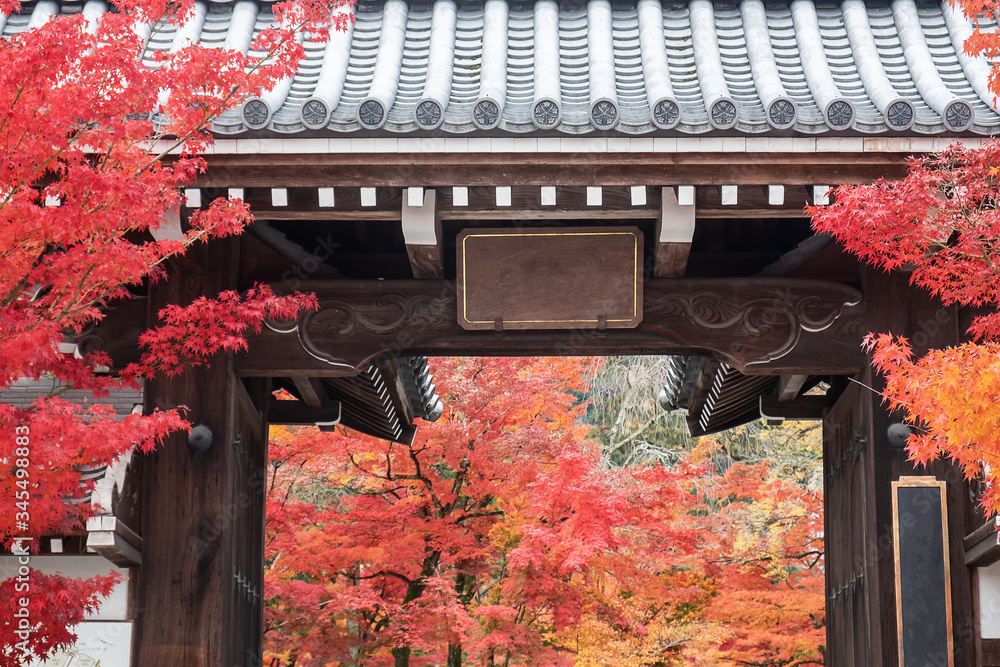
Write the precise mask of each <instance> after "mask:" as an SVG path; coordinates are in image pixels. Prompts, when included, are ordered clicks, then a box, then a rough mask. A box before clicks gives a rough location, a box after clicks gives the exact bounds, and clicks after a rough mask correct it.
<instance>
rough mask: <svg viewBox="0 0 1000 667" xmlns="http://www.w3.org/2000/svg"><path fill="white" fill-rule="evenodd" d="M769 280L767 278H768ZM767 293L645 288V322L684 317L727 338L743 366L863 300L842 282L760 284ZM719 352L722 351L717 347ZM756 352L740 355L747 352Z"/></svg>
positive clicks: (821, 327) (783, 350) (772, 355)
mask: <svg viewBox="0 0 1000 667" xmlns="http://www.w3.org/2000/svg"><path fill="white" fill-rule="evenodd" d="M768 282H770V281H768ZM758 285H759V286H760V287H763V288H764V291H768V288H770V289H771V290H773V291H772V293H771V294H770V295H763V296H757V297H751V298H747V297H748V294H746V293H745V292H742V291H734V290H732V289H731V288H730V289H729V290H720V289H713V290H696V291H692V292H690V293H687V294H685V293H670V292H657V291H654V290H647V296H646V304H645V306H644V308H645V313H646V318H647V320H651V319H654V318H655V319H656V320H657V321H661V320H667V319H672V318H673V319H684V320H687V322H688V323H689V324H690V326H692V327H694V328H696V329H702V330H703V331H705V332H706V333H709V334H713V335H716V334H718V335H725V336H727V337H730V338H731V343H730V345H729V346H728V351H729V352H730V353H731V354H735V355H736V356H737V359H734V360H735V361H737V362H738V363H739V362H742V365H745V366H754V365H761V364H767V363H768V362H771V361H774V360H776V359H780V358H781V357H784V356H785V355H787V354H788V353H789V352H791V351H792V350H793V349H794V348H795V346H796V344H797V343H798V342H799V340H800V339H801V337H802V334H803V333H805V332H812V333H819V332H824V331H826V330H827V329H829V328H830V327H832V326H833V325H834V324H835V323H836V322H837V321H838V320H839V319H840V318H841V316H842V315H843V314H844V310H845V308H850V307H852V306H857V305H858V304H860V303H861V293H860V292H857V291H855V290H852V289H850V288H845V287H843V286H840V285H830V288H827V289H822V290H821V289H820V287H821V286H820V285H815V286H812V290H813V291H810V290H809V289H806V290H802V289H794V288H793V286H792V284H785V285H768V284H767V283H758ZM720 351H721V350H720ZM747 353H750V354H756V356H752V357H750V358H744V359H739V358H738V357H742V356H744V355H745V354H747Z"/></svg>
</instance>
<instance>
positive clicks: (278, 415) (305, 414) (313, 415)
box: [267, 399, 340, 426]
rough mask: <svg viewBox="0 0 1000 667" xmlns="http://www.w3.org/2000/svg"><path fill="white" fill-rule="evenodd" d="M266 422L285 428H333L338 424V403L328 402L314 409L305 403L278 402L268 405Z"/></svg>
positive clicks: (271, 402)
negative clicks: (320, 426) (321, 426)
mask: <svg viewBox="0 0 1000 667" xmlns="http://www.w3.org/2000/svg"><path fill="white" fill-rule="evenodd" d="M267 421H268V423H270V424H282V425H286V426H319V425H323V426H333V425H335V424H338V423H340V401H333V400H328V401H326V402H325V403H324V404H323V405H322V406H320V407H315V406H311V405H309V404H307V403H306V402H305V401H279V400H277V399H272V400H270V401H269V403H268V409H267Z"/></svg>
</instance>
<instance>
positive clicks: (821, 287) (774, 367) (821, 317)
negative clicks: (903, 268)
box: [237, 278, 866, 377]
mask: <svg viewBox="0 0 1000 667" xmlns="http://www.w3.org/2000/svg"><path fill="white" fill-rule="evenodd" d="M301 289H303V290H306V291H313V292H315V293H316V295H317V297H318V298H319V301H320V308H319V310H318V311H316V312H313V313H310V314H308V315H306V316H304V317H303V318H301V319H300V320H299V322H298V323H297V326H285V327H276V328H274V329H271V330H269V331H267V332H266V333H265V334H264V335H263V336H261V337H260V338H259V339H257V340H256V341H251V350H250V354H249V355H246V356H244V357H242V358H241V359H239V360H238V361H237V367H238V370H239V372H240V373H241V374H244V375H267V376H272V377H273V376H275V375H279V374H281V373H287V374H298V373H304V372H307V371H308V372H309V373H318V374H320V375H330V376H335V375H353V374H355V373H356V372H358V371H359V370H361V369H362V368H364V367H365V366H366V365H367V364H368V363H371V361H372V360H373V359H375V358H377V357H379V356H387V357H395V356H401V355H406V354H421V355H423V354H426V355H542V356H543V355H551V354H563V355H565V354H583V355H589V354H698V355H704V356H710V357H714V358H716V359H719V360H721V361H726V362H727V363H729V364H730V365H732V366H733V367H735V368H737V369H738V370H740V371H741V372H744V373H751V374H777V373H798V372H811V373H814V374H824V373H833V374H853V373H854V372H857V371H858V370H859V369H860V368H861V367H862V366H863V364H864V356H863V354H862V353H861V349H860V343H861V337H862V335H863V333H864V331H865V330H866V329H865V324H864V315H863V311H864V309H863V307H862V306H861V294H860V293H859V292H858V291H857V290H854V289H852V288H851V287H847V286H845V285H840V284H837V283H829V282H819V281H803V280H788V279H781V278H747V279H743V280H739V281H736V280H723V279H704V280H694V279H692V280H686V279H685V280H681V279H654V280H650V281H648V282H646V284H645V285H644V288H643V291H644V311H645V312H644V319H643V321H642V323H641V324H640V325H639V326H638V327H636V328H634V329H627V330H624V329H619V330H606V331H597V330H561V331H544V330H540V331H502V332H496V331H465V330H463V329H462V328H461V327H460V326H459V325H458V323H457V321H456V319H457V318H456V314H457V302H456V296H455V291H454V286H453V285H452V284H451V283H448V282H445V281H433V280H419V281H417V280H411V281H350V280H338V281H315V282H311V283H307V284H303V285H302V287H301ZM279 330H280V331H285V332H286V333H280V332H279ZM292 333H294V334H295V335H294V336H293V335H292Z"/></svg>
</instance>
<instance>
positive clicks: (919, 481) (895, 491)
mask: <svg viewBox="0 0 1000 667" xmlns="http://www.w3.org/2000/svg"><path fill="white" fill-rule="evenodd" d="M921 486H936V487H938V488H939V489H940V490H941V494H940V495H941V544H942V546H943V549H942V550H943V552H944V591H945V600H944V603H945V616H946V618H947V633H948V667H955V639H954V632H953V624H952V615H951V557H950V554H949V551H950V549H949V546H950V545H949V544H948V486H947V483H946V482H943V481H941V480H937V479H935V478H933V477H900V478H899V480H898V481H895V482H893V483H892V542H893V544H892V549H893V556H894V560H895V570H896V640H897V642H898V646H899V667H904V663H903V590H902V587H901V583H902V573H901V572H900V571H899V568H900V563H899V489H900V488H917V487H921Z"/></svg>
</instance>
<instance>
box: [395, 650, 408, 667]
mask: <svg viewBox="0 0 1000 667" xmlns="http://www.w3.org/2000/svg"><path fill="white" fill-rule="evenodd" d="M392 658H393V663H392V664H393V666H394V667H410V647H409V646H400V647H398V648H394V649H392Z"/></svg>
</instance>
